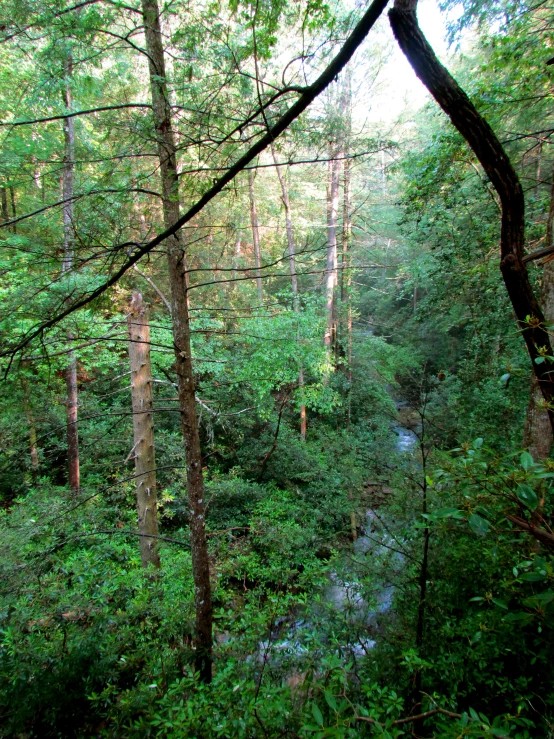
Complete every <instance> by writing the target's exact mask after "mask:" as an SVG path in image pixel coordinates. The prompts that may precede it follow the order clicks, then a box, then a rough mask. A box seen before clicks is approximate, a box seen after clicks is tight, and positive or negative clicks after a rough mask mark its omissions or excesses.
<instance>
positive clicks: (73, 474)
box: [62, 56, 81, 493]
mask: <svg viewBox="0 0 554 739" xmlns="http://www.w3.org/2000/svg"><path fill="white" fill-rule="evenodd" d="M64 72H65V87H64V103H65V108H66V110H68V111H70V110H71V77H72V74H73V60H72V58H71V56H69V57H68V59H67V60H66V62H65V63H64ZM63 136H64V162H63V172H62V198H63V200H64V201H65V202H64V204H63V258H62V274H65V273H66V272H70V271H71V269H72V268H73V259H74V249H75V230H74V225H73V201H72V200H71V198H72V197H73V194H74V182H73V175H74V170H75V127H74V119H73V118H64V121H63ZM68 339H69V341H70V342H71V341H72V339H73V336H72V335H71V334H69V335H68ZM65 384H66V392H67V399H66V427H67V432H66V435H67V481H68V484H69V488H70V490H71V491H72V492H73V493H76V492H77V491H78V490H79V486H80V483H81V475H80V469H79V429H78V426H77V422H78V403H79V399H78V392H77V359H76V357H75V355H74V354H73V353H71V354H69V364H68V366H67V367H66V370H65Z"/></svg>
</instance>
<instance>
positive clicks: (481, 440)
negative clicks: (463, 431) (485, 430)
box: [473, 437, 483, 449]
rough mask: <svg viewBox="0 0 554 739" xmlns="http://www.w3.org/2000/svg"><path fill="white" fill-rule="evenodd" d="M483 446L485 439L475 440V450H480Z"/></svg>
mask: <svg viewBox="0 0 554 739" xmlns="http://www.w3.org/2000/svg"><path fill="white" fill-rule="evenodd" d="M482 446H483V439H482V438H481V437H479V438H478V439H475V441H474V442H473V448H474V449H480V448H481V447H482Z"/></svg>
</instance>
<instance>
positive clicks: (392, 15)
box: [389, 0, 554, 428]
mask: <svg viewBox="0 0 554 739" xmlns="http://www.w3.org/2000/svg"><path fill="white" fill-rule="evenodd" d="M416 7H417V0H395V4H394V8H392V10H390V11H389V19H390V24H391V26H392V30H393V33H394V35H395V37H396V40H397V41H398V43H399V45H400V48H401V49H402V51H403V52H404V54H405V55H406V57H407V59H408V61H409V62H410V64H411V65H412V67H413V69H414V71H415V73H416V74H417V76H418V77H419V79H420V80H421V81H422V82H423V84H424V85H425V86H426V87H427V89H428V90H429V92H430V93H431V94H432V95H433V97H434V98H435V100H436V101H437V103H438V104H439V105H440V106H441V108H442V109H443V110H444V111H445V113H446V114H447V115H448V116H449V117H450V120H451V121H452V123H453V124H454V126H455V127H456V128H457V129H458V131H459V132H460V133H461V134H462V136H463V137H464V139H465V140H466V141H467V143H468V145H469V146H470V147H471V149H472V151H473V152H474V154H475V156H476V157H477V159H478V160H479V162H480V163H481V166H482V167H483V169H484V170H485V172H486V174H487V176H488V177H489V178H490V180H491V182H492V184H493V186H494V188H495V190H496V191H497V193H498V195H499V197H500V202H501V205H502V225H501V233H500V270H501V272H502V277H503V279H504V284H505V285H506V289H507V291H508V295H509V297H510V300H511V303H512V306H513V309H514V312H515V315H516V318H517V321H518V325H519V329H520V331H521V334H522V336H523V338H524V340H525V343H526V345H527V350H528V352H529V356H530V358H531V363H532V366H533V372H534V374H535V377H536V378H537V382H538V384H539V387H540V389H541V392H542V394H543V397H544V399H545V400H546V402H547V403H548V404H549V419H550V424H551V425H552V427H553V428H554V411H553V409H552V401H553V400H554V379H553V378H552V376H551V373H552V363H551V362H550V361H548V360H546V361H544V359H543V355H544V354H546V355H548V356H552V347H551V344H550V337H549V335H548V332H547V330H546V328H545V321H544V315H543V312H542V310H541V307H540V305H539V302H538V300H537V298H536V296H535V294H534V293H533V290H532V288H531V284H530V282H529V276H528V274H527V268H526V266H525V263H524V261H523V246H524V237H525V218H524V215H525V203H524V199H523V190H522V187H521V184H520V182H519V178H518V176H517V174H516V173H515V171H514V168H513V167H512V165H511V163H510V160H509V159H508V157H507V156H506V153H505V152H504V149H503V147H502V145H501V143H500V141H499V140H498V138H497V137H496V135H495V133H494V131H493V130H492V128H491V127H490V126H489V124H488V123H487V121H486V120H485V119H484V118H483V117H482V116H481V114H480V113H479V112H478V110H477V109H476V108H475V106H474V105H473V103H472V102H471V100H470V99H469V98H468V96H467V95H466V93H465V92H464V91H463V90H462V88H461V87H460V86H459V85H458V83H457V82H456V80H455V79H454V78H453V77H452V76H451V75H450V73H449V72H448V70H447V69H446V68H445V67H443V66H442V64H441V63H440V62H439V60H438V59H437V57H436V56H435V53H434V52H433V49H432V48H431V46H430V45H429V43H428V42H427V39H426V38H425V36H424V35H423V34H422V32H421V30H420V28H419V25H418V22H417V16H416ZM537 359H538V360H539V363H537V361H536V360H537Z"/></svg>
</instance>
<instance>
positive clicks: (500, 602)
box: [492, 598, 508, 611]
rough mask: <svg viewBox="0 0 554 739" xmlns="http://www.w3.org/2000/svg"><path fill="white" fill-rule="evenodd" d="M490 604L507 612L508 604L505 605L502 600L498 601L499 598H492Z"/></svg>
mask: <svg viewBox="0 0 554 739" xmlns="http://www.w3.org/2000/svg"><path fill="white" fill-rule="evenodd" d="M492 602H493V603H494V605H495V606H498V607H499V608H503V609H504V610H505V611H507V610H508V604H507V603H505V602H504V601H503V600H500V598H493V599H492Z"/></svg>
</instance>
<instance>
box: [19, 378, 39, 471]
mask: <svg viewBox="0 0 554 739" xmlns="http://www.w3.org/2000/svg"><path fill="white" fill-rule="evenodd" d="M21 389H22V390H23V407H24V409H25V417H26V418H27V424H28V426H29V454H30V457H31V473H32V475H33V477H36V474H37V472H38V464H39V463H38V448H37V427H36V424H35V414H34V413H33V406H32V403H31V388H30V385H29V380H28V379H27V378H26V377H25V375H23V374H22V375H21Z"/></svg>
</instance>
